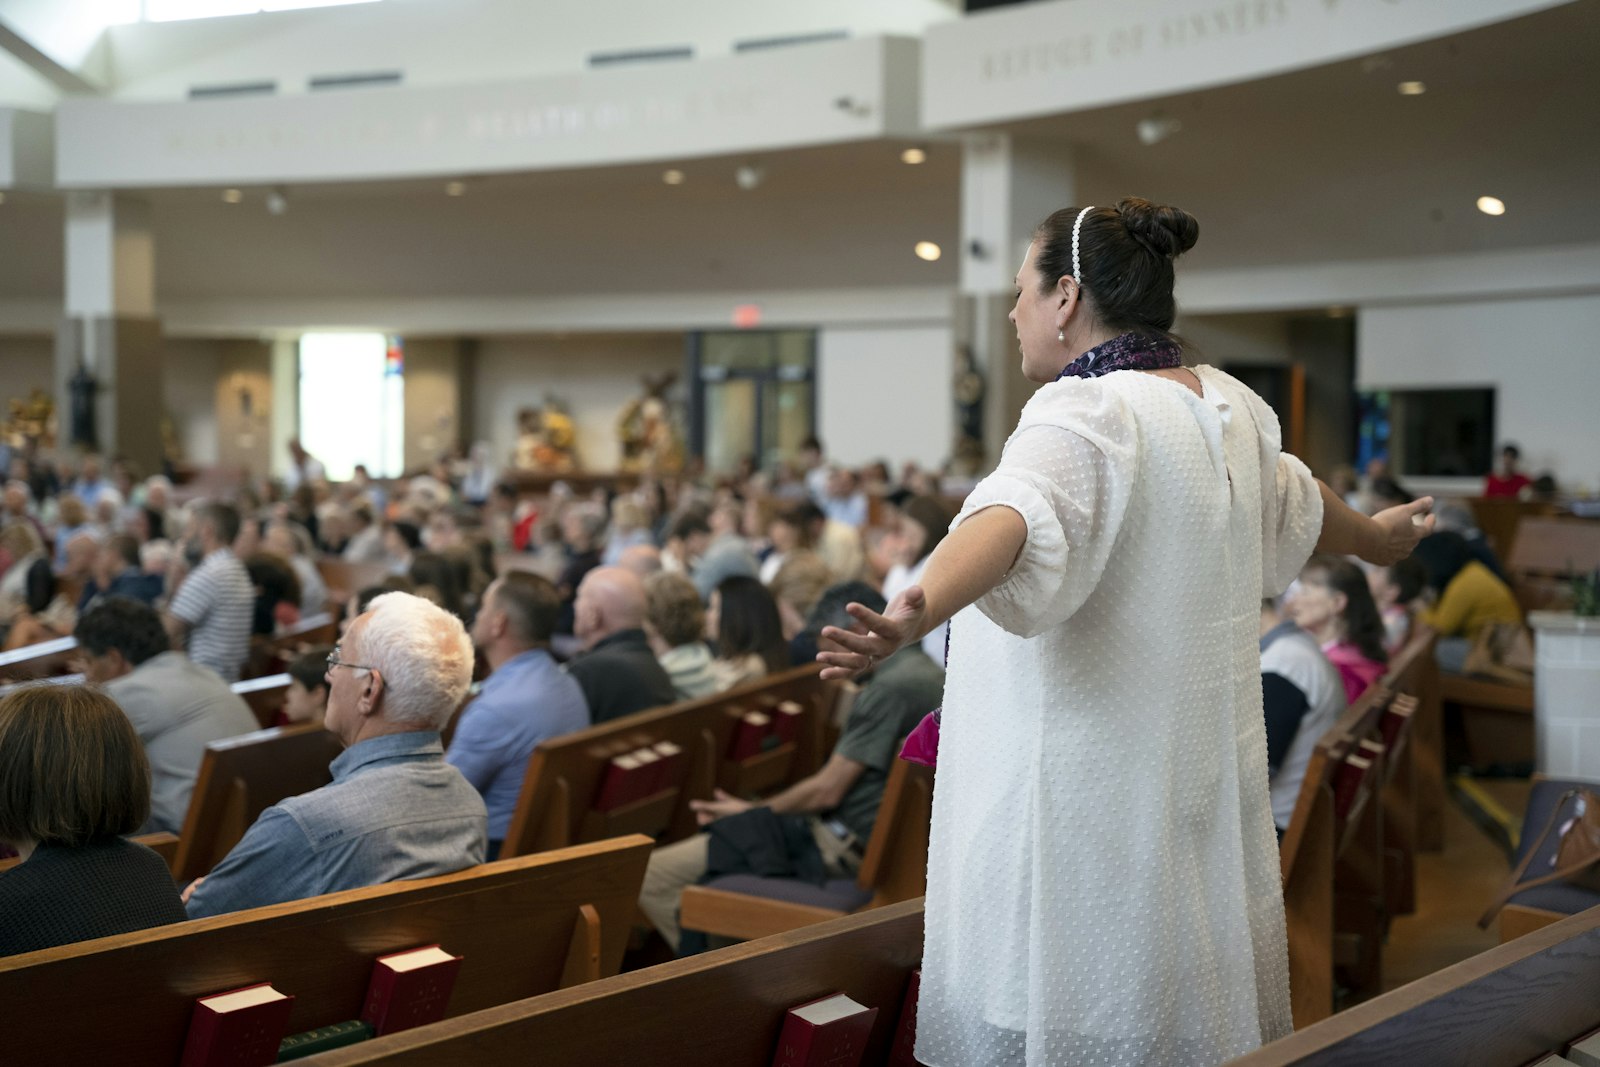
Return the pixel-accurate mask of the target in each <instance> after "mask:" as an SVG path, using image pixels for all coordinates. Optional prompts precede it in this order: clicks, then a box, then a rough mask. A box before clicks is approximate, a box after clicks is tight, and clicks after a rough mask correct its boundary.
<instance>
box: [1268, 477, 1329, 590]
mask: <svg viewBox="0 0 1600 1067" xmlns="http://www.w3.org/2000/svg"><path fill="white" fill-rule="evenodd" d="M1278 506H1279V507H1280V508H1281V509H1282V510H1281V511H1280V513H1279V515H1278V543H1277V545H1276V546H1275V547H1276V551H1275V553H1274V555H1273V558H1271V559H1269V560H1267V562H1268V564H1269V566H1270V567H1271V568H1272V570H1271V578H1272V581H1271V582H1270V583H1269V587H1268V588H1267V589H1265V590H1263V594H1264V595H1266V596H1277V595H1279V594H1281V593H1282V592H1283V591H1284V590H1285V589H1287V588H1288V587H1289V583H1290V582H1292V581H1294V580H1295V577H1296V576H1297V575H1298V574H1299V573H1300V569H1301V568H1302V567H1304V566H1305V563H1306V560H1308V559H1310V558H1311V553H1312V552H1314V551H1316V548H1317V541H1318V540H1320V539H1321V537H1322V511H1323V507H1322V492H1321V490H1320V489H1318V487H1317V480H1316V479H1315V478H1314V477H1312V475H1311V470H1310V468H1308V467H1307V466H1306V465H1305V464H1304V463H1302V462H1301V461H1300V458H1299V457H1298V456H1295V455H1293V454H1291V453H1288V452H1284V453H1281V454H1280V455H1279V457H1278Z"/></svg>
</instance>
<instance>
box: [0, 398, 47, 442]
mask: <svg viewBox="0 0 1600 1067" xmlns="http://www.w3.org/2000/svg"><path fill="white" fill-rule="evenodd" d="M55 436H56V404H55V401H54V400H52V399H51V398H50V394H49V393H46V392H45V391H44V390H43V389H35V390H34V391H33V392H32V393H30V394H29V395H28V398H27V399H26V400H18V399H15V398H13V399H12V401H11V418H10V419H9V420H7V422H6V423H5V425H4V426H0V444H6V445H9V446H11V448H13V449H14V450H16V451H18V452H26V453H29V454H32V452H33V450H34V449H35V448H36V447H38V446H44V447H49V446H51V445H53V444H55Z"/></svg>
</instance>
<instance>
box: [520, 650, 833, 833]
mask: <svg viewBox="0 0 1600 1067" xmlns="http://www.w3.org/2000/svg"><path fill="white" fill-rule="evenodd" d="M832 693H833V688H832V685H831V683H828V682H824V681H823V680H822V679H821V678H820V677H819V676H818V672H817V668H816V665H815V664H808V665H806V666H802V667H796V668H794V669H793V670H789V671H785V672H784V673H782V674H776V675H772V676H771V677H768V678H764V679H762V680H760V681H758V682H752V683H751V684H749V685H746V686H741V687H739V688H737V689H731V690H729V691H728V692H726V693H719V694H717V695H715V696H711V697H705V698H704V699H701V700H691V701H685V702H683V703H680V704H671V705H668V706H667V707H663V708H653V709H651V710H648V711H641V712H639V713H637V714H635V715H628V716H624V717H623V718H620V719H614V720H612V721H611V722H607V723H601V724H600V725H598V726H591V727H589V728H588V729H587V730H579V731H577V732H576V733H571V734H567V735H565V736H564V737H558V738H555V739H553V740H550V741H546V742H544V743H543V744H541V745H540V746H539V747H538V748H536V749H534V752H533V756H532V757H531V758H530V759H529V761H528V772H527V775H526V777H525V778H524V779H523V783H522V793H521V795H520V796H519V797H518V798H517V808H516V811H515V812H514V813H513V815H512V816H511V824H510V826H509V827H508V828H507V831H506V838H505V844H504V845H503V846H502V849H501V853H500V854H501V855H502V856H522V855H526V854H527V853H529V852H537V851H540V850H541V849H547V848H561V847H564V846H566V845H571V844H577V843H578V842H582V841H598V840H603V839H604V838H607V837H614V836H616V835H617V834H622V833H642V834H648V835H650V836H652V837H656V838H658V840H659V841H661V842H668V841H676V840H679V839H680V838H684V837H687V836H689V835H690V834H693V833H695V832H696V831H697V830H698V829H699V828H698V826H697V825H696V823H695V818H694V812H693V811H691V810H690V809H689V801H690V800H692V799H709V798H710V797H711V796H712V793H713V790H714V789H716V788H717V787H719V786H720V787H721V788H723V789H726V790H728V791H729V792H731V793H738V794H744V795H749V794H761V793H769V792H771V791H772V790H774V789H777V788H779V787H782V786H784V785H787V784H789V783H791V782H794V781H797V780H799V779H801V778H804V777H805V776H806V775H809V774H811V773H813V772H814V771H816V769H817V768H818V767H820V766H821V765H822V763H823V761H824V760H825V759H826V758H827V752H826V750H825V749H824V748H823V744H822V724H823V720H824V719H825V718H826V717H827V714H828V712H829V710H830V709H831V707H832ZM787 700H793V701H796V702H798V703H799V704H800V705H801V707H802V709H803V712H802V719H801V723H800V731H799V738H798V740H797V741H795V742H790V743H786V744H784V745H781V746H779V747H778V748H776V749H773V750H771V751H767V752H762V753H760V754H758V755H756V756H753V757H751V758H750V759H747V760H744V761H742V762H741V763H735V762H733V761H732V760H729V759H726V758H725V756H726V754H727V752H728V749H729V746H730V744H731V743H732V739H733V733H734V728H735V726H736V725H737V723H738V720H739V716H740V715H741V714H743V713H744V712H746V711H753V710H760V709H763V708H771V707H774V706H776V705H777V704H778V703H780V702H783V701H787ZM659 741H673V742H675V743H676V744H677V745H678V746H679V747H680V748H682V749H683V752H684V756H685V760H684V777H683V780H682V781H681V782H679V783H677V784H675V785H668V786H667V787H666V788H664V789H661V790H659V791H658V792H656V793H654V794H652V795H650V796H648V797H643V798H641V799H639V800H637V801H635V802H633V803H631V804H626V805H623V806H622V807H620V808H615V809H613V810H612V811H610V812H607V813H604V814H602V813H600V812H596V811H593V810H591V804H592V803H593V801H594V798H595V796H596V794H597V793H598V792H599V789H600V785H601V782H602V781H603V779H604V777H605V772H606V766H607V764H608V762H609V761H610V760H611V759H612V758H613V757H615V756H618V755H620V754H622V753H624V752H631V751H633V750H634V749H637V748H639V747H641V746H644V745H650V744H654V743H656V742H659Z"/></svg>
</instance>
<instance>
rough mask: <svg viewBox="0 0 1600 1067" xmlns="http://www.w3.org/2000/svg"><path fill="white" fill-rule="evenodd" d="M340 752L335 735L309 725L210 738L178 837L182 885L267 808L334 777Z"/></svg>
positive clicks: (177, 874)
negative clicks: (330, 766)
mask: <svg viewBox="0 0 1600 1067" xmlns="http://www.w3.org/2000/svg"><path fill="white" fill-rule="evenodd" d="M342 751H344V746H343V745H342V744H340V742H339V739H338V738H337V737H335V736H334V735H333V734H331V733H329V732H328V731H326V730H324V729H323V728H322V727H320V726H317V725H315V724H312V723H301V724H299V725H295V726H278V727H273V728H272V729H269V730H257V731H256V732H255V733H251V734H241V735H240V736H238V737H230V738H226V739H225V740H222V741H213V742H211V743H210V744H209V745H207V746H206V754H205V756H204V757H203V758H202V759H201V761H200V773H199V775H198V776H197V777H196V779H195V783H194V792H193V793H192V794H191V795H190V797H189V810H188V812H186V813H185V815H184V819H183V832H182V833H181V834H179V835H178V836H179V844H178V855H177V858H176V860H175V861H174V862H173V867H172V872H173V875H174V876H175V877H176V878H177V879H178V880H179V882H182V883H187V882H189V881H190V880H191V879H194V878H198V877H200V876H201V875H203V874H205V873H206V872H207V871H209V870H211V868H212V867H214V866H216V864H217V862H218V861H219V860H221V859H222V857H224V856H226V855H227V854H228V850H229V849H231V848H233V846H234V845H236V844H238V843H239V839H240V838H241V837H243V836H244V832H245V831H246V830H248V829H250V825H251V824H252V823H254V822H255V821H256V818H257V817H258V816H259V815H260V814H261V813H262V812H263V811H265V810H266V809H267V808H270V807H271V806H272V805H274V804H276V803H278V801H280V800H283V799H284V798H286V797H292V796H298V795H299V794H301V793H308V792H310V791H311V790H313V789H320V788H321V787H322V786H325V785H327V784H328V783H329V782H331V781H333V776H332V774H330V773H329V771H328V764H330V763H332V762H333V760H334V759H335V758H336V757H337V756H338V755H339V753H340V752H342Z"/></svg>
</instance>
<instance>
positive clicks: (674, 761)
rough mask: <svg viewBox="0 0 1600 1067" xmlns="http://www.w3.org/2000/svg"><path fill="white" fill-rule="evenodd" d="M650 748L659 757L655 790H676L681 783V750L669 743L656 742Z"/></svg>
mask: <svg viewBox="0 0 1600 1067" xmlns="http://www.w3.org/2000/svg"><path fill="white" fill-rule="evenodd" d="M650 747H651V748H652V749H653V750H654V751H655V754H656V755H657V756H659V757H661V770H660V772H659V773H658V774H657V775H656V788H657V789H676V788H678V786H679V785H680V784H681V783H682V782H683V749H682V748H681V747H680V746H678V745H677V744H674V743H673V742H671V741H657V742H656V743H655V744H654V745H652V746H650Z"/></svg>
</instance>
